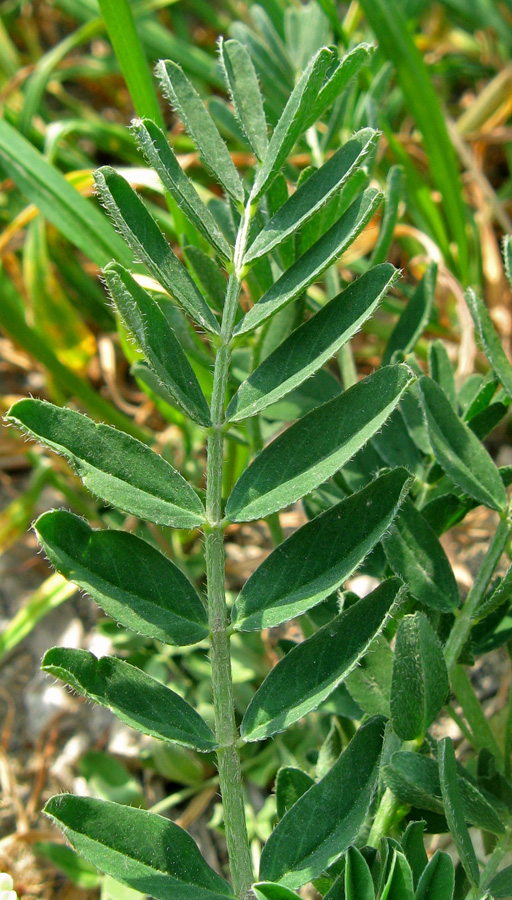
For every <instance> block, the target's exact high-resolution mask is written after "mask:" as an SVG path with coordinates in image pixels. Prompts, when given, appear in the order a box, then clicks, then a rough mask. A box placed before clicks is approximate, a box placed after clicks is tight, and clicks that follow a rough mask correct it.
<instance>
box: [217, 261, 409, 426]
mask: <svg viewBox="0 0 512 900" xmlns="http://www.w3.org/2000/svg"><path fill="white" fill-rule="evenodd" d="M397 275H398V273H397V271H396V269H394V268H393V266H391V265H390V264H389V263H384V264H383V265H381V266H376V267H375V268H374V269H370V271H369V272H366V273H365V274H364V275H361V277H360V278H358V279H357V281H355V282H354V283H353V284H351V285H349V287H347V288H345V290H344V291H342V292H341V293H340V294H338V295H337V296H336V297H334V298H333V299H332V300H330V301H329V303H327V304H326V305H325V306H324V307H323V308H322V309H321V310H320V311H319V312H318V313H317V314H316V315H315V316H313V317H312V318H311V319H308V321H307V322H304V324H303V325H301V326H300V327H299V328H297V329H296V330H295V331H293V332H292V334H290V336H289V337H287V338H286V339H285V340H284V341H283V342H282V343H281V344H280V345H279V346H278V347H277V348H276V349H275V350H274V351H273V353H271V354H270V355H269V356H267V358H266V359H264V360H263V362H262V363H260V365H259V366H258V367H257V368H256V369H255V370H254V372H253V373H252V374H251V375H250V376H249V378H248V379H247V380H246V381H244V382H242V384H241V385H240V387H239V389H238V391H237V393H236V394H235V396H234V397H233V399H232V400H231V402H230V404H229V406H228V408H227V412H226V416H227V418H228V420H231V421H233V422H238V421H240V420H241V419H244V418H247V417H248V416H253V415H255V414H256V413H258V412H261V410H263V409H266V408H267V407H268V406H270V405H271V404H272V403H275V402H276V401H277V400H279V399H280V398H281V397H283V396H285V395H286V394H288V393H289V392H290V391H292V390H294V389H295V388H296V387H298V386H299V385H300V384H302V382H303V381H305V380H306V379H307V378H310V377H311V375H314V373H315V372H316V371H317V370H318V369H319V368H320V367H321V366H323V364H324V363H325V362H327V360H328V359H330V358H331V357H332V356H334V354H335V353H337V351H338V350H339V348H340V347H342V346H343V344H344V343H346V341H348V340H349V339H350V338H351V337H352V335H354V334H355V333H356V331H358V330H359V328H360V327H361V325H362V323H363V322H364V321H366V319H368V318H369V317H370V316H371V315H372V313H373V312H374V310H375V309H376V308H377V306H378V305H379V303H380V301H381V300H382V298H383V297H384V296H385V294H386V293H387V291H388V290H389V289H390V287H391V286H392V284H393V283H394V282H395V281H396V278H397Z"/></svg>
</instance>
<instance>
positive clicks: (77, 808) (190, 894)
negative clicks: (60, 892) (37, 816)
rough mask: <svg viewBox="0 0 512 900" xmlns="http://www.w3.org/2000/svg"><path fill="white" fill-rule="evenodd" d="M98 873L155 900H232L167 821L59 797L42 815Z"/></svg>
mask: <svg viewBox="0 0 512 900" xmlns="http://www.w3.org/2000/svg"><path fill="white" fill-rule="evenodd" d="M44 811H45V813H46V815H48V816H50V818H52V819H53V820H54V821H55V822H56V823H57V824H58V825H59V827H60V828H61V829H62V830H63V831H64V834H65V835H66V837H68V839H69V841H70V842H71V844H72V845H73V846H74V847H75V849H76V850H77V851H78V852H79V853H81V854H82V855H83V856H85V858H86V859H87V860H89V862H91V863H92V864H93V865H95V866H96V867H97V868H98V869H99V870H100V871H101V872H105V873H106V874H107V875H111V876H112V878H115V879H116V880H117V881H120V882H121V884H126V885H127V886H128V887H130V888H133V889H134V890H136V891H140V893H142V894H148V895H149V896H151V897H154V898H155V900H225V898H226V897H228V898H230V900H233V892H232V890H231V888H230V886H229V884H228V883H227V881H224V879H223V878H221V877H220V875H217V873H216V872H214V871H213V869H211V868H210V866H209V865H208V864H207V863H206V862H205V861H204V859H203V857H202V856H201V853H200V852H199V849H198V847H197V845H196V843H195V841H194V840H193V838H191V837H190V835H188V834H187V832H186V831H184V830H183V829H182V828H180V827H179V826H178V825H175V824H174V822H171V820H170V819H164V818H163V817H162V816H157V815H156V814H155V813H150V812H146V810H144V809H135V808H134V807H129V806H121V805H120V804H118V803H112V802H110V801H107V800H96V799H93V798H92V797H74V796H72V795H71V794H60V795H59V796H57V797H52V798H51V800H49V801H48V803H47V804H46V806H45V809H44Z"/></svg>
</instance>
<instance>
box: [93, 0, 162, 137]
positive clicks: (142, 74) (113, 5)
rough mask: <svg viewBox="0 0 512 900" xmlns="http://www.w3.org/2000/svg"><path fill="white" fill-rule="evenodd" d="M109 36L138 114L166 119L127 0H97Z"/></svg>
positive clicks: (159, 122) (160, 119)
mask: <svg viewBox="0 0 512 900" xmlns="http://www.w3.org/2000/svg"><path fill="white" fill-rule="evenodd" d="M98 3H99V7H100V10H101V15H102V16H103V19H104V22H105V25H106V26H107V31H108V36H109V38H110V40H111V42H112V46H113V48H114V53H115V54H116V56H117V60H118V62H119V65H120V67H121V71H122V73H123V75H124V79H125V81H126V84H127V87H128V90H129V91H130V96H131V98H132V100H133V105H134V107H135V109H136V111H137V114H138V115H139V116H147V117H148V118H150V119H153V120H154V121H155V122H157V123H158V124H159V125H160V126H161V127H162V128H163V127H164V122H163V118H162V113H161V110H160V106H159V104H158V100H157V97H156V94H155V89H154V85H153V79H152V77H151V72H150V70H149V67H148V63H147V60H146V55H145V53H144V50H143V49H142V45H141V42H140V39H139V35H138V33H137V28H136V26H135V19H134V16H133V11H132V7H131V5H130V3H129V2H128V0H98Z"/></svg>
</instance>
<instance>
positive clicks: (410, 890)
mask: <svg viewBox="0 0 512 900" xmlns="http://www.w3.org/2000/svg"><path fill="white" fill-rule="evenodd" d="M380 896H381V898H382V900H414V887H413V881H412V872H411V867H410V865H409V863H408V862H407V859H406V858H405V856H404V854H403V853H400V852H399V851H398V850H397V851H396V852H395V854H394V856H393V862H392V865H391V871H390V873H389V877H388V880H387V882H386V884H385V885H384V888H383V889H382V893H381V895H380Z"/></svg>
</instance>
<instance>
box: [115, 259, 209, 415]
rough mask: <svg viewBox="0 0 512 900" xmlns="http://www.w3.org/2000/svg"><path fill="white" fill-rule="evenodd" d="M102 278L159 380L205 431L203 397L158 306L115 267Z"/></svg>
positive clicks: (187, 362) (124, 273)
mask: <svg viewBox="0 0 512 900" xmlns="http://www.w3.org/2000/svg"><path fill="white" fill-rule="evenodd" d="M103 274H104V277H105V281H106V283H107V286H108V289H109V291H110V294H111V296H112V299H113V301H114V303H115V305H116V307H117V309H118V311H119V315H120V316H121V318H122V320H123V322H124V324H125V325H126V327H127V328H128V330H129V331H130V332H131V333H132V334H133V336H134V337H135V338H136V339H137V343H138V346H139V349H140V350H141V351H142V353H143V354H144V357H145V358H146V360H147V361H148V363H149V365H150V366H151V368H152V369H153V371H154V372H155V373H156V375H157V376H158V378H159V380H160V381H161V382H162V384H163V385H164V387H166V388H167V390H168V391H169V393H170V394H171V395H172V396H173V397H174V399H175V400H176V403H178V405H179V406H181V407H182V408H183V409H184V410H185V412H187V413H188V414H189V416H190V417H191V419H193V420H194V421H195V422H198V423H199V424H200V425H204V426H205V427H208V426H209V425H210V424H211V420H210V410H209V407H208V404H207V402H206V399H205V396H204V394H203V392H202V390H201V388H200V386H199V382H198V380H197V378H196V376H195V373H194V370H193V368H192V366H191V365H190V363H189V361H188V359H187V357H186V356H185V354H184V352H183V350H182V349H181V344H180V342H179V341H178V339H177V337H176V335H175V333H174V331H173V330H172V328H171V326H170V325H169V323H168V321H167V318H166V316H165V315H164V313H163V312H162V310H161V309H160V307H159V305H158V303H157V302H156V301H155V300H153V298H152V297H150V295H149V294H148V293H147V291H145V290H144V289H143V288H141V287H140V285H139V284H137V282H136V281H135V280H134V279H133V278H132V276H131V275H130V273H129V272H127V271H126V269H123V267H122V266H120V265H119V264H118V263H109V265H108V266H106V268H105V269H104V270H103Z"/></svg>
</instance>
